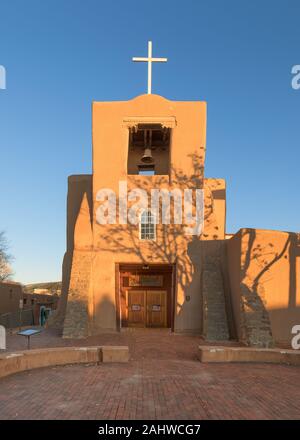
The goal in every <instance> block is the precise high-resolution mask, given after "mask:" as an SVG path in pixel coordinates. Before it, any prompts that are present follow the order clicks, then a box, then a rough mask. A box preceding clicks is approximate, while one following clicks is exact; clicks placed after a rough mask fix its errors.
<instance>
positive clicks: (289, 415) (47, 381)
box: [0, 330, 300, 420]
mask: <svg viewBox="0 0 300 440" xmlns="http://www.w3.org/2000/svg"><path fill="white" fill-rule="evenodd" d="M38 338H39V336H36V338H35V342H34V344H33V346H38V345H39V346H41V345H43V346H53V345H61V344H66V343H67V344H68V345H74V341H62V340H61V339H59V338H58V337H57V335H55V334H53V333H50V332H47V333H45V334H44V335H43V336H42V337H40V338H39V339H38ZM20 339H21V342H20ZM94 339H95V338H89V339H88V340H87V341H85V342H86V344H85V345H94V344H97V343H102V344H105V343H110V344H111V343H116V344H120V343H123V344H126V343H127V344H129V346H130V348H131V358H132V360H131V361H130V362H129V363H128V364H102V365H100V366H94V365H89V366H83V365H77V366H76V365H73V366H64V367H54V368H48V369H40V370H33V371H30V372H24V373H20V374H17V375H14V376H10V377H7V378H3V379H1V380H0V419H143V418H146V419H148V418H150V419H159V420H161V419H222V418H226V419H231V418H233V419H236V418H237V419H257V418H260V419H273V418H275V419H281V418H283V419H293V418H294V419H295V418H296V419H299V418H300V383H299V377H300V376H299V374H300V369H299V368H297V367H288V366H281V365H267V364H254V365H247V364H232V365H230V364H227V365H225V364H216V365H213V364H201V363H200V362H199V361H197V360H196V350H197V346H198V345H199V343H200V342H201V341H200V338H199V337H196V336H177V335H172V334H169V332H167V331H159V330H153V331H152V330H150V331H149V330H134V331H128V332H124V333H121V334H120V335H103V336H101V337H97V338H96V341H95V340H94ZM32 341H34V338H32ZM24 342H25V341H23V343H24ZM20 343H22V338H21V337H16V336H12V337H11V339H10V341H9V344H10V347H9V348H10V349H12V346H14V348H13V349H16V348H21V347H16V346H15V344H20ZM76 344H77V345H83V341H81V343H80V341H77V342H76Z"/></svg>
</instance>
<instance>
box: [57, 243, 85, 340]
mask: <svg viewBox="0 0 300 440" xmlns="http://www.w3.org/2000/svg"><path fill="white" fill-rule="evenodd" d="M91 265H92V252H91V251H79V250H75V251H74V255H73V262H72V270H71V280H70V288H69V294H68V303H67V308H66V316H65V321H64V329H63V337H64V338H85V337H87V336H88V335H89V314H88V305H89V292H90V278H91Z"/></svg>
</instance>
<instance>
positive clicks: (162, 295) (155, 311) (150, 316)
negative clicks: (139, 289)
mask: <svg viewBox="0 0 300 440" xmlns="http://www.w3.org/2000/svg"><path fill="white" fill-rule="evenodd" d="M146 298H147V316H146V322H147V327H166V326H167V292H166V291H165V290H147V294H146Z"/></svg>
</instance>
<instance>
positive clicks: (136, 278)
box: [129, 275, 164, 287]
mask: <svg viewBox="0 0 300 440" xmlns="http://www.w3.org/2000/svg"><path fill="white" fill-rule="evenodd" d="M163 282H164V277H163V275H130V277H129V286H130V287H137V286H143V287H162V286H163Z"/></svg>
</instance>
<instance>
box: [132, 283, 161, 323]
mask: <svg viewBox="0 0 300 440" xmlns="http://www.w3.org/2000/svg"><path fill="white" fill-rule="evenodd" d="M126 306H127V307H126V308H127V323H128V326H129V327H167V291H166V290H151V289H149V290H127V291H126Z"/></svg>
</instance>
